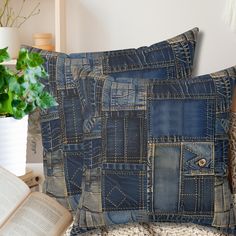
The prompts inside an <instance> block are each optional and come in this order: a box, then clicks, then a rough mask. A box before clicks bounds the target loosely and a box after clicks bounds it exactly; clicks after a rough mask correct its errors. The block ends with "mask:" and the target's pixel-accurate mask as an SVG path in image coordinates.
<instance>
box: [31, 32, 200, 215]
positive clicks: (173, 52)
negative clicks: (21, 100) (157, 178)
mask: <svg viewBox="0 0 236 236" xmlns="http://www.w3.org/2000/svg"><path fill="white" fill-rule="evenodd" d="M197 33H198V29H197V28H194V29H193V30H190V31H188V32H186V33H183V34H181V35H178V36H176V37H174V38H172V39H169V40H166V41H163V42H160V43H156V44H153V45H151V46H149V47H141V48H138V49H123V50H117V51H108V52H95V53H79V54H71V55H67V54H64V53H57V52H49V51H44V50H40V49H36V48H31V47H27V48H28V49H29V50H30V51H32V52H39V53H40V54H41V55H42V56H43V57H44V58H45V68H46V71H47V72H48V74H49V78H48V79H47V80H44V81H43V82H44V84H45V86H46V88H47V89H48V90H49V91H50V92H51V93H52V94H53V95H54V96H55V97H56V99H57V102H58V103H59V105H58V106H57V107H53V108H51V109H49V110H47V111H45V112H42V114H41V128H42V141H43V147H44V153H45V155H44V171H45V176H46V181H45V192H46V193H47V194H49V195H51V196H53V197H55V198H56V199H57V200H58V201H60V202H61V203H62V204H63V205H65V206H66V207H68V208H69V209H71V210H72V211H75V210H76V209H77V205H78V201H79V198H80V195H81V181H82V173H83V169H84V168H85V167H89V168H93V167H95V166H98V165H99V164H100V160H101V159H100V153H101V151H102V140H101V127H102V120H101V116H100V114H96V115H94V112H95V108H97V107H99V106H101V105H102V104H101V103H100V102H99V101H100V96H101V95H102V89H103V81H100V80H94V81H92V80H91V84H89V86H87V87H84V89H80V86H83V84H82V85H80V84H79V83H76V82H75V80H74V78H73V76H72V70H71V68H72V67H74V66H76V67H79V68H80V69H81V77H82V78H86V74H87V72H91V71H93V73H96V74H98V75H99V76H107V75H112V76H113V77H116V76H119V77H127V76H128V77H135V78H144V77H151V78H157V79H181V78H187V77H189V76H191V72H192V66H193V57H194V51H195V45H196V37H197ZM94 82H95V83H94ZM85 83H86V82H85ZM137 85H138V82H136V85H134V86H137ZM122 86H123V85H122ZM124 86H126V85H125V84H124ZM95 89H96V90H95ZM131 89H133V88H131ZM134 89H136V88H135V87H134ZM143 89H145V88H143ZM95 91H96V93H95ZM125 92H126V91H125V90H124V93H125ZM121 93H123V92H122V91H121V89H120V88H118V90H117V94H114V101H112V103H113V104H114V107H115V106H116V104H117V103H119V102H122V103H123V99H122V97H121V96H125V94H121ZM142 96H143V94H142V92H140V93H139V95H138V96H137V97H136V98H133V99H135V100H134V101H132V102H131V103H130V106H133V105H135V104H136V102H137V101H139V103H140V104H137V110H139V109H140V107H141V106H143V105H144V104H142V103H143V102H142V100H143V98H142ZM131 97H132V94H127V99H126V100H125V102H128V101H130V100H131V99H132V98H131ZM125 102H124V104H123V105H124V106H125V105H126V104H125ZM106 106H107V107H110V106H109V104H107V105H106ZM121 106H122V104H121ZM109 109H110V108H109ZM111 109H112V108H111ZM115 109H116V108H115ZM82 114H83V115H82ZM91 114H92V118H91ZM131 116H132V117H134V118H133V120H132V121H128V122H130V125H129V131H128V134H127V135H128V136H127V137H132V136H133V132H135V130H136V129H137V128H138V127H139V126H140V125H142V124H140V122H139V120H138V119H137V118H136V117H135V116H134V115H132V114H131ZM114 119H115V118H114ZM133 121H134V123H133ZM108 122H110V127H111V128H112V119H111V120H110V121H108ZM121 123H122V121H121ZM121 123H120V125H122V124H121ZM108 127H109V124H108ZM108 130H109V128H108ZM109 132H110V134H109V135H110V136H111V139H110V141H111V142H112V136H113V133H112V130H110V131H109ZM137 135H143V134H137ZM110 136H109V137H110ZM144 138H145V137H144ZM82 141H83V142H82ZM129 142H130V145H129V146H130V147H131V148H130V149H127V152H128V155H130V158H131V159H134V160H135V159H137V157H136V156H139V155H142V156H146V152H147V150H142V151H141V154H140V153H139V152H140V151H136V150H134V149H133V144H136V143H137V142H139V138H138V137H137V138H136V139H135V140H132V139H130V138H129ZM108 152H110V153H111V154H110V157H109V158H113V155H112V152H113V149H112V148H110V149H109V150H108ZM118 152H119V150H117V154H116V155H118ZM85 153H86V155H85ZM120 155H123V154H122V153H120ZM112 176H113V175H112ZM134 178H136V177H134ZM143 181H145V180H143ZM137 183H140V182H137Z"/></svg>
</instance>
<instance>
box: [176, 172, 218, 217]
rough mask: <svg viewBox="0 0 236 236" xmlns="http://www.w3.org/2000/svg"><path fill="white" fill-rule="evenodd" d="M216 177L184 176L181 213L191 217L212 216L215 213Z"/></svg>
mask: <svg viewBox="0 0 236 236" xmlns="http://www.w3.org/2000/svg"><path fill="white" fill-rule="evenodd" d="M214 185H215V176H214V175H209V176H204V175H201V176H199V175H196V176H185V175H184V176H183V180H182V186H181V195H180V196H181V201H180V212H181V211H182V212H184V213H185V214H189V215H194V214H196V215H211V216H213V212H214Z"/></svg>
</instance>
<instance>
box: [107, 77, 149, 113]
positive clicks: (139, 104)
mask: <svg viewBox="0 0 236 236" xmlns="http://www.w3.org/2000/svg"><path fill="white" fill-rule="evenodd" d="M146 99H147V89H146V88H145V82H144V81H142V80H141V81H140V80H139V79H132V80H129V79H127V78H117V79H114V78H112V77H110V78H109V79H107V80H106V81H105V83H104V86H103V108H102V109H103V110H104V111H119V110H121V111H122V110H145V109H146Z"/></svg>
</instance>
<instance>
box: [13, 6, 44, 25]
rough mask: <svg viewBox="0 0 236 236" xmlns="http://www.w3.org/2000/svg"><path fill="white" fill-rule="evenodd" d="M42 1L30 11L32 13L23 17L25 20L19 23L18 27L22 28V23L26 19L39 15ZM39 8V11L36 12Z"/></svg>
mask: <svg viewBox="0 0 236 236" xmlns="http://www.w3.org/2000/svg"><path fill="white" fill-rule="evenodd" d="M39 5H40V2H38V4H37V5H36V6H35V7H34V8H33V10H32V11H31V12H30V14H29V15H28V16H26V17H23V21H22V22H21V23H19V24H18V26H17V28H20V27H21V25H22V24H24V23H25V21H27V20H28V19H29V18H30V17H32V16H35V15H38V14H39V12H40V9H38V8H39ZM37 9H38V11H37V12H35V11H36V10H37ZM17 18H21V17H20V16H17Z"/></svg>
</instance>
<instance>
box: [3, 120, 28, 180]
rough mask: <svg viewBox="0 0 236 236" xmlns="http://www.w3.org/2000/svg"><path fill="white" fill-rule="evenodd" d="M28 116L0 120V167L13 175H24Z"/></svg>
mask: <svg viewBox="0 0 236 236" xmlns="http://www.w3.org/2000/svg"><path fill="white" fill-rule="evenodd" d="M27 131H28V116H25V117H24V118H23V119H21V120H16V119H14V118H11V117H7V118H0V166H2V167H4V168H5V169H7V170H9V171H11V172H12V173H14V174H15V175H18V176H19V175H23V174H25V168H26V148H27Z"/></svg>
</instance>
